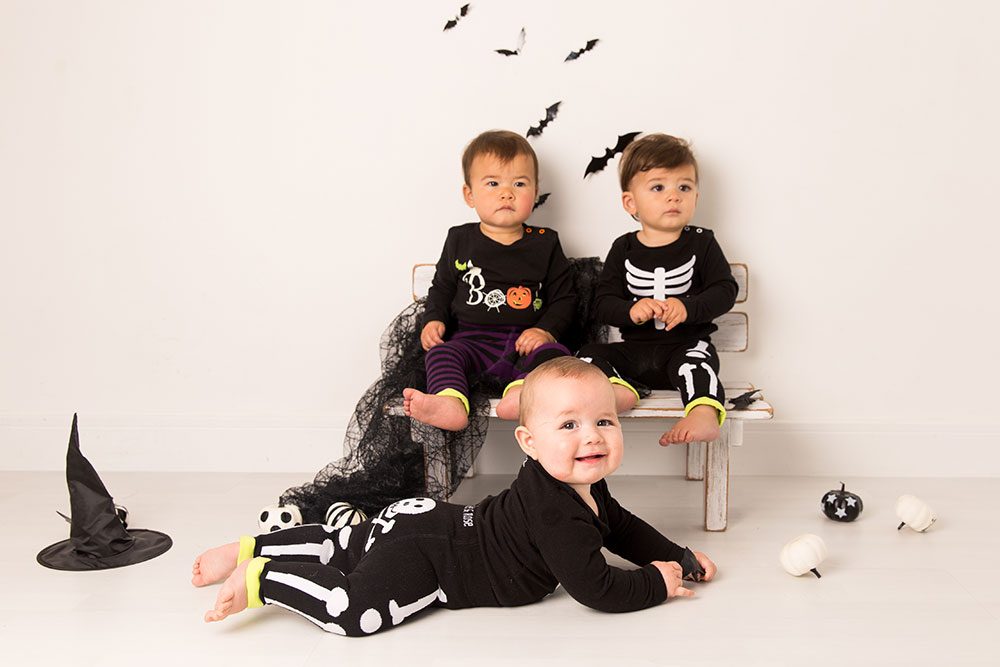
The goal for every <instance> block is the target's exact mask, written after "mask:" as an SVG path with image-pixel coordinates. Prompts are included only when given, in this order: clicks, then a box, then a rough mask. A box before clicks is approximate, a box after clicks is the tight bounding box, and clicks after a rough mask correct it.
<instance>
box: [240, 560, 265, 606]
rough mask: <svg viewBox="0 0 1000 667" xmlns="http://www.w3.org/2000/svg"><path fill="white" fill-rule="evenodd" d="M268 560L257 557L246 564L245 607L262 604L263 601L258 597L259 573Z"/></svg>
mask: <svg viewBox="0 0 1000 667" xmlns="http://www.w3.org/2000/svg"><path fill="white" fill-rule="evenodd" d="M270 560H271V559H270V558H260V557H258V558H254V559H253V560H252V561H250V564H249V565H247V577H246V580H247V609H256V608H257V607H263V606H264V601H263V600H262V599H261V598H260V575H261V573H262V572H263V571H264V565H265V564H266V563H268V562H269V561H270Z"/></svg>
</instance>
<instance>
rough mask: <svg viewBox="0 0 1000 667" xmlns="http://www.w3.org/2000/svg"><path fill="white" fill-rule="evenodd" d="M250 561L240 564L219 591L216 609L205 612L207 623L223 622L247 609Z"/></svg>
mask: <svg viewBox="0 0 1000 667" xmlns="http://www.w3.org/2000/svg"><path fill="white" fill-rule="evenodd" d="M249 565H250V561H249V560H245V561H243V562H242V563H240V564H239V565H238V566H237V567H236V569H235V570H233V572H232V574H230V575H229V578H228V579H226V581H225V583H223V584H222V588H220V589H219V595H218V597H216V598H215V607H213V608H212V609H209V610H208V611H206V612H205V622H206V623H211V622H212V621H221V620H222V619H224V618H225V617H226V616H232V615H233V614H238V613H240V612H241V611H243V610H244V609H246V608H247V567H248V566H249Z"/></svg>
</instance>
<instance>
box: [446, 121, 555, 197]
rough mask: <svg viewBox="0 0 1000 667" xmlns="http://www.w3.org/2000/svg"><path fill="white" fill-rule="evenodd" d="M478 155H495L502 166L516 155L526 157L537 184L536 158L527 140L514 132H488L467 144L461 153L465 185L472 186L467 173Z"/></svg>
mask: <svg viewBox="0 0 1000 667" xmlns="http://www.w3.org/2000/svg"><path fill="white" fill-rule="evenodd" d="M480 155H495V156H497V158H498V159H499V160H500V161H501V162H503V163H504V164H506V163H508V162H510V161H511V160H513V159H514V158H516V157H517V156H518V155H527V156H529V157H530V158H531V161H532V162H533V163H534V165H535V183H536V184H537V183H538V156H537V155H535V150H534V149H533V148H532V147H531V144H529V143H528V140H527V139H525V138H524V137H522V136H521V135H520V134H517V133H516V132H510V131H508V130H489V131H488V132H483V133H482V134H480V135H479V136H478V137H476V138H475V139H473V140H472V141H470V142H469V145H468V146H466V147H465V152H464V153H462V172H463V174H464V175H465V184H466V185H470V186H471V185H472V183H470V182H469V171H470V170H471V169H472V161H473V160H475V159H476V158H477V157H479V156H480Z"/></svg>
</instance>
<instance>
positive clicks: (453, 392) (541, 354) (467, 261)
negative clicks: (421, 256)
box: [403, 130, 575, 431]
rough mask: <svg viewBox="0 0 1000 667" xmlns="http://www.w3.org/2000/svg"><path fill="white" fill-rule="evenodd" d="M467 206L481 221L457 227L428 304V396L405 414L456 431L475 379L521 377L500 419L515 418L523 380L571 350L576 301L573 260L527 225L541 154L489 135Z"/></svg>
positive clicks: (476, 156)
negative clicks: (564, 341) (568, 338)
mask: <svg viewBox="0 0 1000 667" xmlns="http://www.w3.org/2000/svg"><path fill="white" fill-rule="evenodd" d="M462 169H463V171H464V176H465V184H464V185H463V186H462V193H463V196H464V198H465V202H466V203H467V204H468V205H469V206H470V207H472V208H474V209H476V213H477V214H478V216H479V222H471V223H468V224H465V225H459V226H457V227H452V228H451V229H450V230H449V231H448V237H447V239H446V240H445V243H444V249H443V250H442V252H441V258H440V259H439V260H438V263H437V268H436V270H435V273H434V280H433V281H432V283H431V287H430V290H429V291H428V294H427V301H426V304H425V308H424V322H425V324H424V326H423V329H422V331H421V333H420V342H421V345H422V346H423V348H424V349H425V350H426V351H427V356H426V358H425V367H426V369H427V391H426V393H424V392H422V391H419V390H417V389H414V388H406V389H405V390H403V408H404V410H405V411H406V414H407V415H409V416H411V417H413V418H414V419H417V420H419V421H421V422H424V423H426V424H430V425H431V426H437V427H439V428H442V429H446V430H452V431H457V430H461V429H463V428H465V426H466V424H468V415H469V382H468V377H469V376H470V375H478V374H486V375H491V376H496V377H499V378H501V379H502V380H504V381H511V380H514V381H515V382H511V383H510V384H509V385H508V386H507V389H506V390H505V391H504V396H503V398H502V399H501V401H500V404H499V405H498V406H497V415H499V416H500V417H502V418H504V419H516V418H517V412H518V394H519V393H520V378H523V377H524V376H525V375H526V374H527V373H528V371H530V370H531V369H532V368H534V367H535V366H537V365H538V364H540V363H542V362H543V361H545V360H546V359H551V358H553V357H556V356H560V355H568V354H569V353H570V352H569V350H568V349H567V348H566V347H565V346H563V345H561V344H560V343H558V342H557V340H558V339H559V337H560V336H561V335H562V333H563V332H564V331H565V329H566V328H567V327H568V326H569V325H570V322H571V320H572V318H573V314H574V310H575V303H574V297H573V278H572V273H571V270H570V264H569V261H568V260H567V259H566V256H565V255H564V254H563V251H562V247H561V246H560V244H559V236H558V235H557V234H556V232H555V231H554V230H552V229H546V228H544V227H532V226H529V225H527V224H525V223H526V221H527V219H528V217H529V216H530V215H531V212H532V210H533V208H534V205H535V200H536V198H537V196H538V158H537V157H536V156H535V152H534V150H533V149H532V148H531V145H530V144H529V143H528V142H527V140H526V139H525V138H524V137H522V136H520V135H518V134H515V133H513V132H507V131H499V130H494V131H490V132H484V133H483V134H481V135H479V136H478V137H476V138H475V139H473V140H472V142H470V143H469V145H468V147H466V149H465V153H464V155H463V156H462Z"/></svg>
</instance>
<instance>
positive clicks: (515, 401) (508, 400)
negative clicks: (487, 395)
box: [497, 385, 521, 419]
mask: <svg viewBox="0 0 1000 667" xmlns="http://www.w3.org/2000/svg"><path fill="white" fill-rule="evenodd" d="M520 416H521V385H516V386H514V387H511V388H510V389H508V390H507V395H506V396H504V397H503V398H501V399H500V402H499V403H497V417H499V418H500V419H518V418H520Z"/></svg>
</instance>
